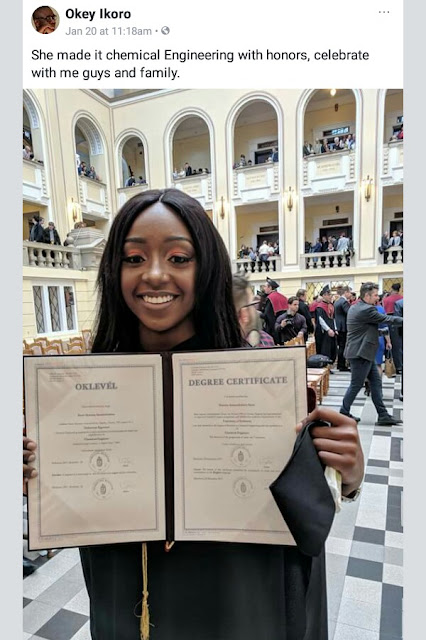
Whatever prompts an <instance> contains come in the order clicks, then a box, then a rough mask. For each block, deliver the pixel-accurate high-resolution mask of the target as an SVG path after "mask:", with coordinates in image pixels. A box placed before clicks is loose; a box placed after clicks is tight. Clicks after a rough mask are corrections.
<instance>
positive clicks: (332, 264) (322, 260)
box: [301, 251, 353, 269]
mask: <svg viewBox="0 0 426 640" xmlns="http://www.w3.org/2000/svg"><path fill="white" fill-rule="evenodd" d="M301 258H302V265H301V268H302V269H335V268H336V267H337V268H338V267H350V266H351V259H352V258H353V254H352V253H351V252H349V251H328V252H327V253H302V255H301Z"/></svg>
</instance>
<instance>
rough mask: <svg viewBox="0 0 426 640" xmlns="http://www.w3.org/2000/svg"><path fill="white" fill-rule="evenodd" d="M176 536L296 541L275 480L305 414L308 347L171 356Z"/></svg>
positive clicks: (216, 539)
mask: <svg viewBox="0 0 426 640" xmlns="http://www.w3.org/2000/svg"><path fill="white" fill-rule="evenodd" d="M173 384H174V447H175V470H174V473H175V538H176V540H210V541H212V540H215V541H221V542H249V543H263V544H295V543H294V540H293V537H292V536H291V534H290V532H289V530H288V527H287V525H286V523H285V522H284V520H283V518H282V516H281V514H280V512H279V510H278V507H277V506H276V504H275V502H274V499H273V497H272V494H271V492H270V490H269V485H270V484H271V483H272V482H273V481H274V480H275V479H276V478H277V476H278V475H279V474H280V473H281V471H282V470H283V468H284V466H285V465H286V463H287V461H288V460H289V458H290V456H291V453H292V450H293V446H294V442H295V440H296V432H295V426H296V424H297V423H298V422H299V421H300V420H301V419H302V418H304V417H305V416H306V414H307V397H306V393H307V392H306V349H305V348H303V347H295V348H291V347H290V348H288V347H287V348H273V349H242V350H235V351H226V352H217V351H216V352H205V353H192V354H183V353H182V354H173Z"/></svg>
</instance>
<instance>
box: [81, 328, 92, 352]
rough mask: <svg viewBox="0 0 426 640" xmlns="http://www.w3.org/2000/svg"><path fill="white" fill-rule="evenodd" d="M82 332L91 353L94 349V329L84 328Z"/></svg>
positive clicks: (87, 349) (87, 348)
mask: <svg viewBox="0 0 426 640" xmlns="http://www.w3.org/2000/svg"><path fill="white" fill-rule="evenodd" d="M81 333H82V336H83V340H84V344H85V347H86V351H87V353H90V351H91V350H92V344H93V336H92V331H91V330H90V329H83V330H82V332H81Z"/></svg>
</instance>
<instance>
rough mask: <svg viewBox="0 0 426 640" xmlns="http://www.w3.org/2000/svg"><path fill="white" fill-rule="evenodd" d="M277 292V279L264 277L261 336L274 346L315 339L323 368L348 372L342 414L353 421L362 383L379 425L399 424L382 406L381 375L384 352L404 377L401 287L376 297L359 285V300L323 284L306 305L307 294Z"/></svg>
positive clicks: (259, 298) (259, 303)
mask: <svg viewBox="0 0 426 640" xmlns="http://www.w3.org/2000/svg"><path fill="white" fill-rule="evenodd" d="M278 288H279V284H278V283H277V282H276V281H275V280H272V279H270V278H267V279H266V284H265V285H264V286H263V287H262V288H261V290H260V291H258V295H257V297H256V301H257V311H258V318H259V320H258V321H259V327H260V328H261V329H262V331H264V332H266V334H267V335H269V336H270V338H271V339H272V340H273V343H274V344H277V345H282V344H285V343H286V342H288V341H290V340H292V339H293V338H296V337H297V338H303V339H304V341H305V342H306V341H307V339H308V336H309V334H313V335H314V337H315V346H316V353H317V354H320V355H322V356H324V363H325V364H328V365H330V366H334V364H335V363H336V364H337V369H338V370H339V371H344V372H347V371H350V372H351V382H350V385H349V387H348V390H347V392H346V394H345V397H344V399H343V404H342V408H341V412H342V413H343V414H344V415H348V416H350V417H352V418H354V416H352V415H351V413H350V408H351V405H352V403H353V401H354V399H355V397H356V395H357V394H358V392H359V391H360V389H361V388H362V387H363V386H364V384H365V392H366V394H367V395H370V394H371V395H372V399H373V402H374V404H375V406H376V409H377V412H378V416H379V417H378V421H377V424H382V425H386V424H390V425H392V424H397V423H398V421H396V420H394V418H393V417H392V416H390V415H389V414H388V412H387V410H386V408H385V407H384V404H383V398H382V392H381V389H382V384H381V376H382V371H383V363H384V359H385V352H388V353H390V352H392V356H393V361H394V363H395V369H396V374H401V375H402V373H403V341H402V316H403V297H402V295H401V294H400V289H401V285H400V284H399V283H394V284H393V285H392V287H391V290H390V291H389V292H384V293H383V295H379V293H378V285H376V284H374V283H372V282H367V283H363V285H362V286H361V289H360V293H359V296H357V294H356V293H355V292H354V291H352V290H351V288H350V287H349V286H340V287H338V288H337V289H336V291H335V293H333V292H332V291H331V289H330V287H329V286H328V285H326V286H324V287H323V288H322V290H321V292H320V295H317V296H315V297H314V300H313V302H312V303H311V304H310V305H308V304H307V302H306V290H305V289H299V290H298V291H297V292H296V295H295V296H291V297H290V298H287V297H286V296H284V295H283V294H282V293H280V292H279V291H278ZM400 399H401V400H402V393H401V396H400ZM355 419H356V420H357V421H358V418H355Z"/></svg>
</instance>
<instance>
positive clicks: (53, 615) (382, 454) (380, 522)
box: [23, 371, 403, 640]
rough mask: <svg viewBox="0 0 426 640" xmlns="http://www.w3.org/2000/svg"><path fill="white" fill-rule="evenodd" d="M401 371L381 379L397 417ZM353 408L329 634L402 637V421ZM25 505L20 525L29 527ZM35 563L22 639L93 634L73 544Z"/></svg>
mask: <svg viewBox="0 0 426 640" xmlns="http://www.w3.org/2000/svg"><path fill="white" fill-rule="evenodd" d="M349 380H350V374H349V373H341V372H337V371H336V372H335V373H334V375H332V376H330V390H329V394H328V395H327V396H326V397H325V398H324V401H323V405H324V406H326V407H330V408H332V409H336V410H339V408H340V405H341V400H342V397H343V395H344V393H345V390H346V388H347V385H348V383H349ZM400 390H401V382H400V379H399V376H398V377H397V378H396V379H390V380H389V379H387V378H383V395H384V399H385V404H386V407H387V409H388V411H389V413H392V414H393V415H394V417H395V418H401V419H402V414H403V410H402V408H403V404H402V401H401V400H399V397H400V393H401V391H400ZM352 412H353V414H354V415H356V416H359V417H361V422H360V423H359V425H358V429H359V433H360V438H361V443H362V447H363V450H364V457H365V463H366V468H365V479H364V485H363V490H362V493H361V496H360V498H359V500H358V501H356V502H354V503H352V504H350V503H349V504H348V503H345V504H344V505H343V508H342V510H341V512H340V513H339V514H338V515H336V518H335V520H334V523H333V527H332V530H331V532H330V536H329V538H328V540H327V545H326V548H327V582H328V613H329V640H358V639H362V640H402V597H403V589H402V587H403V582H402V573H403V567H402V564H403V550H402V548H403V522H402V502H403V483H402V481H403V468H402V467H403V427H402V425H400V426H397V427H377V426H375V425H374V423H375V421H376V417H377V416H376V412H375V409H374V405H373V403H372V401H371V398H369V397H366V396H365V395H364V394H363V392H362V391H361V392H360V394H359V395H358V397H357V398H356V400H355V402H354V404H353V407H352ZM26 516H27V514H26V505H25V504H24V532H25V529H26ZM23 552H24V555H25V556H26V557H28V558H30V559H32V560H33V561H34V562H35V563H36V565H37V567H38V568H37V570H36V571H35V572H34V573H33V574H31V575H30V576H28V577H26V578H25V580H24V589H23V595H24V602H23V606H24V609H23V617H24V636H23V637H24V640H91V636H90V630H89V601H88V596H87V592H86V588H85V586H84V580H83V574H82V570H81V565H80V560H79V555H78V551H77V550H76V549H65V550H62V551H58V552H55V553H54V556H53V557H52V558H48V557H47V556H46V555H44V556H39V555H38V554H37V553H31V552H28V550H27V546H26V541H25V540H24V548H23Z"/></svg>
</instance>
